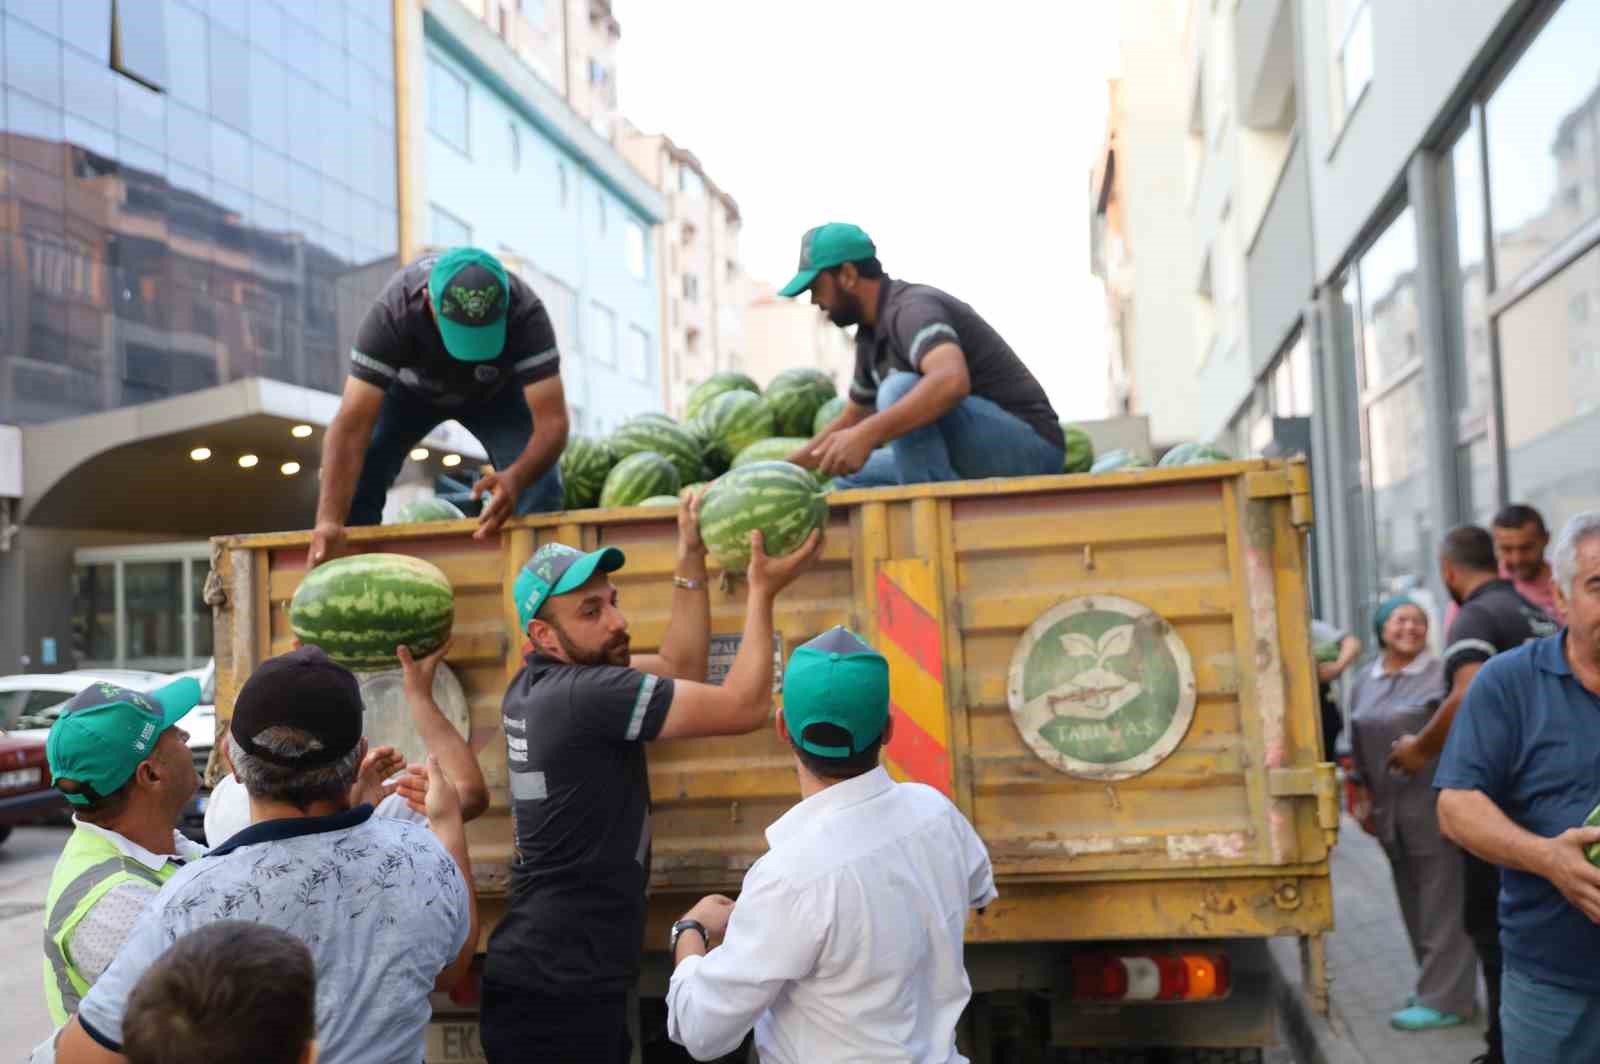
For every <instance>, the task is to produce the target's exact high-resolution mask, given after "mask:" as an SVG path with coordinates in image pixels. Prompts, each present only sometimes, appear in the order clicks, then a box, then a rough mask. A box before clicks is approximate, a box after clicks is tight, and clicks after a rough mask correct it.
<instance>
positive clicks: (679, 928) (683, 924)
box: [667, 920, 711, 957]
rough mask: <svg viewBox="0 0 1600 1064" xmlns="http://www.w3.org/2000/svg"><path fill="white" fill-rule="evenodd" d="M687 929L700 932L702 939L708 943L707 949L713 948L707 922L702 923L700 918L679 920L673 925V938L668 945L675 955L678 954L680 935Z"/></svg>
mask: <svg viewBox="0 0 1600 1064" xmlns="http://www.w3.org/2000/svg"><path fill="white" fill-rule="evenodd" d="M685 931H698V932H700V940H701V941H702V942H704V943H705V944H706V949H707V950H710V949H711V934H710V933H709V932H708V931H706V925H705V924H702V923H701V922H700V921H699V920H679V921H678V922H677V923H675V924H673V925H672V939H671V941H670V942H669V944H668V947H667V948H668V949H669V950H670V951H671V953H672V955H673V956H674V957H676V956H677V955H678V937H679V936H680V935H682V934H683V933H684V932H685Z"/></svg>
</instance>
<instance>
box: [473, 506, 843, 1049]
mask: <svg viewBox="0 0 1600 1064" xmlns="http://www.w3.org/2000/svg"><path fill="white" fill-rule="evenodd" d="M699 510H700V500H699V496H698V495H697V494H693V493H691V494H690V495H687V496H685V498H684V500H683V502H682V503H681V504H680V507H679V511H678V557H677V566H676V570H675V575H674V578H673V585H674V590H673V601H672V617H671V620H670V622H669V624H668V625H667V630H666V631H667V634H666V636H665V637H664V638H663V640H662V645H661V652H660V653H659V654H651V655H631V654H630V653H629V637H628V620H627V618H626V617H625V616H624V615H623V613H622V611H621V609H620V608H619V599H618V594H617V589H616V587H615V586H614V585H613V584H612V582H611V574H612V573H614V572H616V571H617V570H618V569H620V568H621V567H622V565H623V561H624V558H623V554H622V551H620V550H618V549H617V548H615V547H604V548H602V549H600V550H597V551H594V552H592V553H588V554H585V553H583V552H581V551H578V550H575V549H574V548H572V547H569V546H567V545H565V544H561V543H547V544H545V545H544V546H542V547H540V548H539V549H538V550H537V551H536V552H535V553H534V555H533V557H532V558H531V559H529V560H528V563H527V565H525V566H524V567H523V570H522V572H521V573H520V574H519V575H518V576H517V579H516V583H515V585H514V587H513V591H512V594H513V596H514V599H515V602H516V607H517V615H518V619H519V620H520V622H521V624H522V629H523V634H524V635H525V636H526V638H527V639H528V641H529V642H530V643H532V645H533V649H532V651H531V652H530V653H529V654H528V656H527V663H526V665H524V666H523V669H522V671H521V672H520V673H518V674H517V677H516V678H515V679H514V680H513V681H512V682H511V686H510V688H509V689H508V690H507V691H506V696H505V701H504V703H503V706H502V711H501V712H502V723H503V725H504V728H505V733H506V748H507V755H508V765H509V768H510V792H511V806H512V814H513V817H514V820H515V836H516V854H515V858H514V860H513V862H512V867H511V896H510V902H509V904H508V906H507V908H506V913H505V916H504V917H503V919H502V920H501V922H500V924H499V925H498V926H497V927H496V928H495V931H494V934H493V935H492V936H491V937H490V939H489V951H488V959H487V966H486V970H485V972H484V979H483V1008H482V1017H481V1031H482V1038H483V1048H484V1052H485V1054H486V1055H487V1057H488V1059H489V1060H490V1061H491V1062H493V1064H502V1062H511V1061H522V1060H529V1059H538V1060H549V1061H584V1062H598V1064H620V1062H624V1061H626V1060H627V1059H628V1057H629V1053H630V1050H631V1039H630V1038H629V1034H628V1015H627V1001H628V991H629V989H630V988H631V987H632V986H633V985H634V984H635V983H636V981H637V980H638V976H639V953H640V948H641V943H642V940H643V935H644V916H645V887H646V885H647V884H648V883H649V880H650V781H649V777H648V774H647V772H646V765H645V755H644V747H643V744H644V743H645V742H649V741H652V740H656V739H695V738H704V737H709V736H715V735H742V734H744V733H746V732H751V731H755V730H756V729H758V728H761V727H762V726H764V725H765V724H766V723H767V720H768V718H769V716H770V714H771V709H772V659H773V653H772V633H773V624H772V608H773V602H774V601H775V600H776V598H777V596H778V594H779V592H781V591H782V590H783V589H784V588H785V587H787V586H788V585H789V584H790V583H791V582H793V581H794V579H795V578H796V577H798V576H799V575H800V573H801V572H803V571H804V570H805V569H806V568H807V566H808V565H810V563H811V562H812V561H813V560H814V559H815V558H816V557H817V555H818V554H819V553H820V551H821V545H822V537H821V533H820V532H813V533H812V535H811V537H810V538H809V539H807V541H806V542H805V543H804V544H803V545H802V546H801V547H800V548H799V549H798V550H796V551H795V552H794V553H792V554H789V555H787V556H785V557H783V558H769V557H767V555H766V552H765V551H764V549H763V548H762V543H761V538H760V534H759V533H753V534H752V536H753V538H752V548H753V549H752V556H751V561H750V568H749V571H748V574H747V575H748V597H747V601H746V609H745V624H744V636H743V641H742V642H741V644H740V646H739V651H738V653H737V655H736V656H735V658H734V661H733V665H732V667H731V669H730V670H729V672H728V675H727V678H726V679H725V680H724V681H723V683H722V685H721V686H711V685H709V684H707V683H705V682H704V681H705V678H706V667H707V651H708V644H709V639H710V636H709V632H710V623H711V610H710V602H709V598H708V595H707V590H706V563H705V556H706V549H705V545H704V544H703V543H702V542H701V539H700V531H699V526H700V516H699Z"/></svg>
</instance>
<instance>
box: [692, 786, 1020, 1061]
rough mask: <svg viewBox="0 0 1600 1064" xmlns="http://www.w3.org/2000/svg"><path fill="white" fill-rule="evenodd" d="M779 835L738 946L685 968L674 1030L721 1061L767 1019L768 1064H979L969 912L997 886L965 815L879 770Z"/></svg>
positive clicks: (762, 1030) (770, 832)
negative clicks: (966, 937) (958, 1037)
mask: <svg viewBox="0 0 1600 1064" xmlns="http://www.w3.org/2000/svg"><path fill="white" fill-rule="evenodd" d="M767 842H768V843H769V844H770V846H771V847H772V848H771V850H769V851H768V853H767V854H766V855H765V856H763V857H762V858H761V859H760V860H758V861H757V862H756V863H755V864H754V865H752V866H751V868H750V871H749V872H748V873H747V874H746V875H745V878H744V887H743V889H742V890H741V891H740V894H739V899H738V903H737V904H736V905H735V906H734V910H733V914H732V917H731V919H730V920H729V923H728V932H727V936H726V938H725V939H724V941H723V943H722V944H721V945H720V946H718V947H717V948H716V949H714V950H712V951H711V952H710V953H708V954H707V955H706V956H704V957H687V958H685V959H684V961H683V963H682V964H680V965H678V967H677V970H676V971H674V972H673V973H672V983H671V986H670V988H669V989H668V991H667V1032H668V1034H669V1035H670V1036H671V1038H672V1040H673V1041H674V1042H677V1043H678V1044H679V1045H682V1046H684V1047H685V1048H687V1049H688V1050H689V1052H690V1053H691V1054H692V1055H693V1056H694V1057H695V1058H696V1059H699V1060H706V1059H710V1058H712V1057H716V1056H720V1055H722V1054H725V1053H729V1052H731V1051H732V1050H733V1049H735V1048H736V1047H737V1046H738V1044H739V1042H740V1041H742V1040H743V1039H744V1036H745V1033H746V1032H747V1031H749V1030H750V1028H751V1026H752V1025H754V1027H755V1033H756V1048H757V1049H758V1050H759V1052H760V1055H761V1060H762V1062H763V1064H799V1062H802V1061H804V1062H807V1064H810V1062H814V1061H821V1060H849V1061H907V1062H917V1064H965V1062H966V1058H965V1057H963V1056H962V1055H961V1054H960V1053H958V1052H956V1047H955V1029H956V1023H957V1021H958V1020H959V1019H960V1018H961V1011H962V1009H964V1008H965V1007H966V1004H967V999H968V998H969V997H970V996H971V993H972V987H971V984H970V983H969V982H968V981H967V973H966V968H965V965H964V963H963V953H962V940H963V934H964V932H965V929H966V923H967V910H968V909H972V908H981V907H983V906H985V905H988V904H989V903H990V902H991V901H993V900H994V899H995V898H996V897H997V895H996V893H995V889H994V873H993V872H992V870H991V869H990V867H989V854H988V851H987V850H986V849H985V848H984V845H983V842H982V841H981V840H980V839H979V838H978V835H977V832H975V831H973V830H972V825H970V824H968V823H967V821H966V818H964V817H963V816H962V815H961V812H960V810H958V809H957V808H956V807H955V806H954V805H952V804H951V803H950V801H949V800H948V799H947V798H945V797H944V795H942V794H940V793H939V792H938V791H936V790H934V789H933V788H931V787H927V786H924V785H922V784H920V783H895V782H894V781H893V780H891V779H890V778H889V775H888V773H887V772H885V771H884V770H883V769H882V768H878V769H874V770H873V771H872V772H869V773H867V774H866V775H864V776H858V777H856V778H855V779H852V780H846V781H844V782H842V783H836V784H834V785H833V786H831V787H829V788H828V789H827V790H825V791H822V792H821V793H820V794H816V795H813V796H812V797H810V798H807V799H806V800H805V801H803V802H801V803H800V804H799V805H797V806H795V807H794V808H793V809H791V810H789V812H787V813H785V814H784V815H783V816H782V817H780V818H779V819H778V820H777V822H776V823H774V824H773V825H772V826H771V827H769V828H768V829H767Z"/></svg>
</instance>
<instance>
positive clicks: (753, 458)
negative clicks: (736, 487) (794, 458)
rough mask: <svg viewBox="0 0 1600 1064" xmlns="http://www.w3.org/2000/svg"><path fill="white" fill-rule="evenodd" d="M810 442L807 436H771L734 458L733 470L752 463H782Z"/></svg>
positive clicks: (753, 444) (758, 441)
mask: <svg viewBox="0 0 1600 1064" xmlns="http://www.w3.org/2000/svg"><path fill="white" fill-rule="evenodd" d="M810 442H811V441H810V439H809V438H808V437H805V436H770V437H768V438H767V439H764V440H757V441H756V442H755V443H752V444H751V445H750V446H748V447H746V448H745V449H744V450H742V451H740V452H739V453H738V454H737V455H735V456H734V459H733V468H734V469H738V468H739V467H740V466H747V465H749V464H750V463H751V462H782V461H784V460H786V459H787V458H788V457H789V456H790V455H791V454H794V452H796V451H798V450H799V449H800V448H802V447H804V446H805V445H806V444H807V443H810Z"/></svg>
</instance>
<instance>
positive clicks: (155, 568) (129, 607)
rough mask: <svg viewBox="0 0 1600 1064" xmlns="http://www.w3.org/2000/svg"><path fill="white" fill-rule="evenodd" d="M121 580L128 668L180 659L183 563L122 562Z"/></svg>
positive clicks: (184, 590)
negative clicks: (122, 584)
mask: <svg viewBox="0 0 1600 1064" xmlns="http://www.w3.org/2000/svg"><path fill="white" fill-rule="evenodd" d="M122 579H123V583H124V586H123V592H122V594H123V610H124V615H125V616H126V618H127V620H126V626H127V628H126V631H127V636H126V638H127V653H126V655H125V660H126V662H127V665H128V667H130V668H141V667H144V666H152V665H153V666H156V667H159V666H161V665H164V664H167V661H166V659H171V658H177V659H183V658H184V653H183V650H184V648H183V642H184V640H183V623H182V622H183V598H184V595H185V592H186V591H187V589H186V588H184V586H183V563H182V562H124V563H123V566H122Z"/></svg>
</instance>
